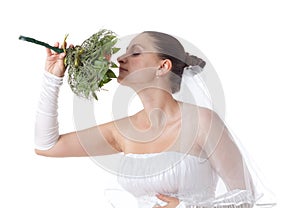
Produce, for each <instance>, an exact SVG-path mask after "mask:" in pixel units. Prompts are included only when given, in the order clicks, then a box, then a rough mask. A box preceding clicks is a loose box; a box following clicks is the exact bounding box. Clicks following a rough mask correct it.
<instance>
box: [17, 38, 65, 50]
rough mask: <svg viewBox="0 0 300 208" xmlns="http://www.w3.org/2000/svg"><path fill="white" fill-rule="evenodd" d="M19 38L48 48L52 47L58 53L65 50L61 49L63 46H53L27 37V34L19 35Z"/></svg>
mask: <svg viewBox="0 0 300 208" xmlns="http://www.w3.org/2000/svg"><path fill="white" fill-rule="evenodd" d="M19 40H24V41H28V42H31V43H35V44H37V45H41V46H45V47H46V48H50V49H51V50H53V51H55V52H56V53H63V52H64V50H63V49H61V48H58V47H53V46H51V45H49V44H48V43H45V42H42V41H39V40H36V39H33V38H30V37H25V36H22V35H21V36H20V37H19Z"/></svg>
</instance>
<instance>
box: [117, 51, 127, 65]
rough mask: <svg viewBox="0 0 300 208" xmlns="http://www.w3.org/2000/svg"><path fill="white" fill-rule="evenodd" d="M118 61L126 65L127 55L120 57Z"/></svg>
mask: <svg viewBox="0 0 300 208" xmlns="http://www.w3.org/2000/svg"><path fill="white" fill-rule="evenodd" d="M117 61H118V62H119V64H121V63H123V64H124V63H126V61H127V56H126V53H125V54H123V55H121V56H119V57H118V58H117Z"/></svg>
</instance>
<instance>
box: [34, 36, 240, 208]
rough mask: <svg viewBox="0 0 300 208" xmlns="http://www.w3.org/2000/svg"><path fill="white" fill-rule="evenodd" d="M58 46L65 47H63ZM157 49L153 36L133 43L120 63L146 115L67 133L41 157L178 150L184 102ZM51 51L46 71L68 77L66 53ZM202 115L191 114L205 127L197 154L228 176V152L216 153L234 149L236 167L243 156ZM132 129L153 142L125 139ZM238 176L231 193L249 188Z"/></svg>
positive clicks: (218, 124) (212, 117)
mask: <svg viewBox="0 0 300 208" xmlns="http://www.w3.org/2000/svg"><path fill="white" fill-rule="evenodd" d="M54 46H56V47H59V43H56V44H55V45H54ZM155 50H156V49H155V47H154V43H153V40H152V39H151V37H150V36H148V35H147V34H140V35H138V36H137V37H136V38H134V39H133V40H132V41H131V43H130V44H129V46H128V48H127V51H126V53H125V54H124V55H122V56H120V57H119V58H118V59H117V60H118V62H119V64H120V69H119V76H118V78H117V80H118V82H119V83H120V84H122V85H126V86H129V87H131V88H132V89H134V90H135V91H136V93H137V94H138V95H139V97H140V99H141V101H142V103H143V106H144V109H143V110H141V111H140V112H138V113H136V114H135V115H133V116H130V117H127V118H123V119H120V120H117V121H111V122H108V123H105V124H101V125H98V126H94V127H92V128H89V129H85V130H82V131H79V132H70V133H67V134H62V135H60V136H59V139H58V142H57V143H56V144H55V146H53V147H52V148H51V149H49V150H37V149H36V150H35V152H36V153H37V154H38V155H43V156H47V157H77V156H90V155H106V154H114V153H117V152H124V153H136V154H143V153H154V152H162V151H167V150H169V149H171V148H173V147H174V146H176V145H174V144H176V139H177V138H178V135H179V133H180V129H181V128H182V123H181V120H182V119H183V118H182V115H183V114H182V103H180V102H177V101H176V100H174V99H173V97H172V95H171V93H170V91H171V90H170V84H169V82H168V79H167V77H168V72H169V71H170V69H171V67H172V63H171V61H170V60H168V59H166V60H161V59H159V57H158V56H157V55H156V54H155V53H149V51H151V52H155ZM46 52H47V58H46V64H45V70H46V71H48V72H50V73H52V74H54V75H56V76H58V77H63V76H64V74H65V71H66V69H65V67H64V64H63V59H64V57H65V54H64V53H61V54H57V53H55V52H53V51H51V50H50V49H46ZM153 86H155V87H153ZM190 108H191V109H192V108H195V107H190ZM188 109H189V107H188ZM192 110H194V109H192ZM193 112H195V111H193ZM197 114H198V115H197ZM197 114H196V115H195V113H187V114H186V115H193V116H194V117H196V118H197V119H198V120H197V122H198V123H199V126H201V129H200V130H199V133H197V135H196V140H195V142H194V143H195V144H194V146H193V148H192V149H196V150H197V151H198V152H199V150H201V149H205V151H206V153H207V154H209V153H210V152H214V154H213V156H211V157H210V161H211V163H212V166H213V167H214V166H215V167H218V168H217V171H218V172H219V174H220V175H221V176H222V174H223V175H225V173H226V172H227V169H226V168H227V166H226V164H219V163H220V162H218V161H219V160H218V157H223V158H226V155H223V153H222V152H224V151H220V150H219V149H218V148H214V147H216V143H221V144H223V143H224V145H227V146H228V147H229V149H230V150H229V151H230V152H233V153H236V154H237V156H236V157H234V158H235V160H232V159H231V160H229V161H230V162H232V163H233V164H236V163H239V162H241V161H240V159H241V157H240V154H239V152H238V150H237V148H236V146H235V145H234V144H233V143H232V142H231V140H230V135H229V134H228V132H227V130H226V128H225V127H224V124H223V123H222V121H221V120H220V119H219V118H218V116H217V115H216V114H215V113H214V112H212V111H210V110H208V109H205V108H197ZM187 119H189V118H187ZM212 123H213V125H212ZM132 126H133V127H134V128H132ZM161 126H164V128H161ZM130 127H131V128H132V129H134V130H132V131H133V132H131V133H132V135H135V134H138V133H140V132H143V133H144V135H146V138H148V140H147V141H140V140H138V139H137V138H134V137H131V136H128V137H126V136H124V134H122V132H121V131H122V129H123V128H124V129H128V128H130ZM134 131H136V132H134ZM99 132H101V133H99ZM212 132H213V133H212ZM186 138H188V136H186ZM220 138H221V139H220ZM191 154H192V153H191ZM229 167H230V164H229ZM236 177H238V176H236V175H230V176H229V177H228V176H224V180H225V181H226V180H227V182H228V183H229V184H230V188H235V187H239V188H241V187H243V186H244V184H242V183H238V182H232V181H239V180H236V179H237V178H236ZM241 177H242V176H241ZM231 179H233V180H231ZM157 197H158V198H159V199H160V200H162V201H164V202H166V203H167V205H166V206H164V207H165V208H175V207H176V206H177V205H178V204H179V200H178V199H177V198H174V197H169V196H166V195H162V194H159V193H158V195H157Z"/></svg>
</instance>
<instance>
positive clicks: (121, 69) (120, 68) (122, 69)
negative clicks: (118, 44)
mask: <svg viewBox="0 0 300 208" xmlns="http://www.w3.org/2000/svg"><path fill="white" fill-rule="evenodd" d="M119 70H120V71H128V70H127V69H124V68H123V67H119Z"/></svg>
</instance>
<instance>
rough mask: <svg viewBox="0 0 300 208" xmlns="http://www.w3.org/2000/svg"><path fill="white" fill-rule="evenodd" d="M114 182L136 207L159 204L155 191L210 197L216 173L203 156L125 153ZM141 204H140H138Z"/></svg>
mask: <svg viewBox="0 0 300 208" xmlns="http://www.w3.org/2000/svg"><path fill="white" fill-rule="evenodd" d="M121 160H122V161H121V163H120V169H119V173H120V174H119V176H118V182H119V183H120V185H121V186H122V187H123V188H124V189H125V190H127V191H128V192H130V193H131V194H132V195H134V196H135V197H137V198H138V200H139V203H140V206H139V207H151V206H152V207H153V203H154V204H155V203H160V202H158V199H157V198H156V197H155V195H156V194H158V193H161V194H166V195H169V196H174V197H177V198H185V196H188V197H189V198H191V197H192V196H193V195H194V196H195V197H197V199H198V200H199V198H202V199H203V200H206V199H208V198H211V197H214V193H215V188H216V184H217V180H218V179H217V178H218V177H217V176H216V174H215V172H214V170H213V169H212V167H211V165H210V163H209V161H208V160H206V159H201V158H199V157H196V156H192V155H188V154H183V153H178V152H163V153H151V154H131V153H130V154H125V155H124V157H122V159H121ZM141 204H142V205H141Z"/></svg>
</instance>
